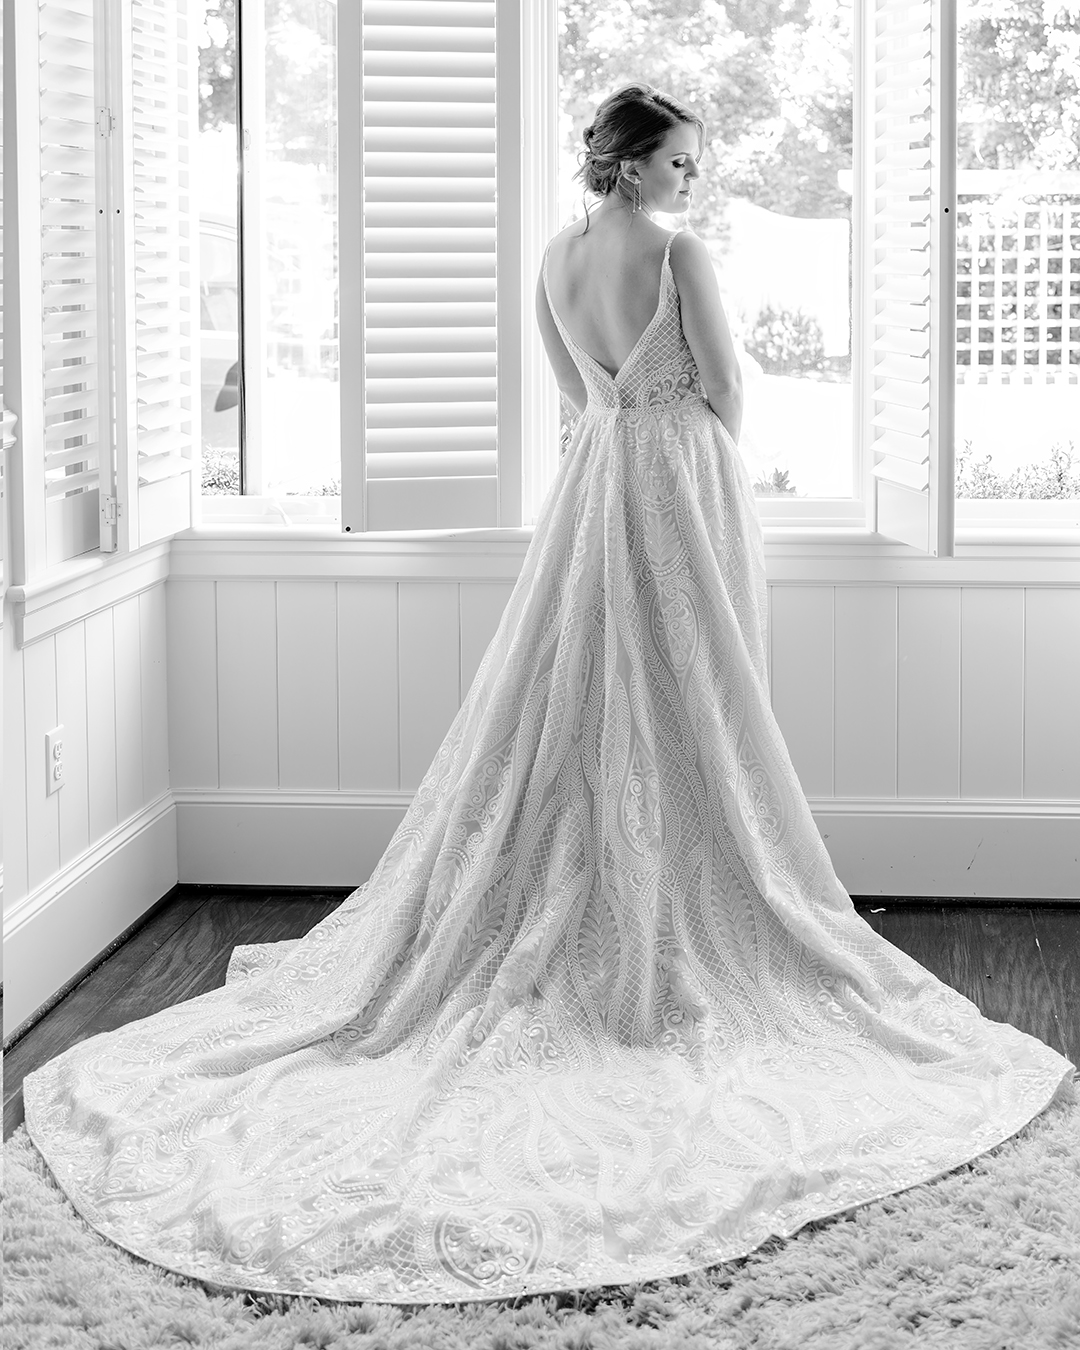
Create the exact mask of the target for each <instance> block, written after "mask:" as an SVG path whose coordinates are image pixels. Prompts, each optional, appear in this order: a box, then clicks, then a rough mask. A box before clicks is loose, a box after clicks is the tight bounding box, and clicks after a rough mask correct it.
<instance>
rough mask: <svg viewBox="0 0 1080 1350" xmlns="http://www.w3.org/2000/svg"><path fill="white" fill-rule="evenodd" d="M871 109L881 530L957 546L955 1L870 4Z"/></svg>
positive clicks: (869, 209)
mask: <svg viewBox="0 0 1080 1350" xmlns="http://www.w3.org/2000/svg"><path fill="white" fill-rule="evenodd" d="M865 22H866V29H867V30H866V33H865V40H866V43H867V50H866V58H867V68H868V76H867V79H866V82H865V99H864V107H863V130H864V153H865V154H866V156H867V158H866V171H865V175H864V182H865V190H866V196H867V200H866V202H865V204H864V217H863V218H864V220H865V222H866V224H865V228H866V231H867V238H866V249H867V264H868V267H867V272H868V284H869V296H868V303H867V310H866V320H867V325H868V332H867V339H868V347H869V360H868V364H867V368H866V371H865V383H864V396H865V400H866V403H865V407H866V418H867V423H868V427H869V440H870V448H871V451H872V461H873V462H872V466H871V473H872V478H873V492H874V504H875V528H876V529H877V530H878V531H879V533H881V534H883V535H887V536H888V537H890V538H894V539H898V540H901V541H903V542H904V543H908V544H911V545H912V546H914V547H916V548H918V549H920V550H921V551H923V552H926V553H930V554H934V555H938V554H943V553H948V552H951V548H952V519H953V511H952V508H953V500H952V469H951V447H952V433H951V413H952V397H951V391H952V385H953V383H954V376H953V370H952V341H951V324H952V316H953V310H952V291H953V284H952V269H953V266H954V264H953V253H952V247H951V234H952V231H953V230H954V228H955V193H954V191H953V183H954V181H955V134H954V126H955V123H954V120H953V119H954V116H955V112H954V109H953V105H952V89H953V84H954V81H953V75H952V71H953V67H954V64H955V63H954V60H953V59H952V55H951V50H950V48H951V47H952V46H954V35H955V14H954V13H953V12H951V5H950V0H933V2H932V3H929V4H928V3H920V2H919V0H872V3H871V4H870V6H869V7H868V11H867V13H866V20H865Z"/></svg>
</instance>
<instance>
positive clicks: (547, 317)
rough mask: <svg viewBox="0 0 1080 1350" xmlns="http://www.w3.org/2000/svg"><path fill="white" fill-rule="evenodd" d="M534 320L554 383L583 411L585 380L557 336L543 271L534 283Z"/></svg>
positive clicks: (585, 396) (563, 343)
mask: <svg viewBox="0 0 1080 1350" xmlns="http://www.w3.org/2000/svg"><path fill="white" fill-rule="evenodd" d="M536 322H537V324H538V325H539V327H540V336H541V337H542V338H543V340H544V350H545V351H546V352H547V358H548V360H549V361H550V362H551V369H552V370H553V371H554V372H555V380H556V383H557V384H558V386H559V388H560V389H561V390H562V392H563V393H564V394H565V395H566V397H567V398H568V399H569V401H570V403H571V404H572V406H573V408H574V410H575V411H576V412H579V413H580V412H584V411H585V404H586V402H587V401H588V394H587V393H586V391H585V381H584V380H583V379H582V378H581V372H580V371H579V370H578V368H577V366H576V365H575V364H574V358H573V357H572V356H571V355H570V353H569V352H568V351H567V350H566V343H565V342H563V340H562V338H561V337H560V336H559V330H558V328H556V326H555V320H554V319H553V318H552V317H551V308H550V306H549V305H548V302H547V292H546V291H545V290H544V274H543V272H541V273H540V277H539V279H538V281H537V283H536Z"/></svg>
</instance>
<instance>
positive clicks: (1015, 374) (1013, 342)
mask: <svg viewBox="0 0 1080 1350" xmlns="http://www.w3.org/2000/svg"><path fill="white" fill-rule="evenodd" d="M956 379H957V383H958V384H1077V383H1080V193H1076V194H1073V193H1070V194H1067V195H1061V196H1057V197H1056V199H1055V200H1052V201H1046V202H1036V203H1034V204H1029V203H1026V202H1024V201H1019V202H1018V201H1016V200H1015V198H1014V199H1013V200H1012V201H1011V202H1003V201H1002V202H994V201H992V200H987V199H986V198H985V197H978V196H971V195H965V196H959V197H958V198H957V216H956Z"/></svg>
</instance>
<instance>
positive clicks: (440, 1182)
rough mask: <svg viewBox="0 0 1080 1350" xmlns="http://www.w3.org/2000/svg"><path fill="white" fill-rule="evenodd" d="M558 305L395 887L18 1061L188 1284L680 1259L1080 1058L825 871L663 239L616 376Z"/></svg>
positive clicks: (1024, 1114)
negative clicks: (522, 497)
mask: <svg viewBox="0 0 1080 1350" xmlns="http://www.w3.org/2000/svg"><path fill="white" fill-rule="evenodd" d="M669 248H670V241H669ZM556 321H557V322H558V320H556ZM560 328H561V331H562V335H563V339H564V341H565V342H566V344H567V346H568V347H569V349H570V351H571V353H572V354H573V356H574V359H575V360H576V361H577V362H578V364H579V366H580V368H581V371H582V373H583V375H584V377H585V380H586V383H587V385H588V389H589V397H590V402H589V406H588V409H587V410H586V412H585V414H584V415H583V416H582V417H581V419H580V421H579V422H578V425H577V427H576V429H575V432H574V437H573V441H572V443H571V446H570V448H569V450H568V452H567V454H566V455H565V457H564V459H563V462H562V464H561V466H560V469H559V473H558V477H557V480H556V482H555V485H554V487H553V488H552V491H551V493H550V495H549V497H548V500H547V503H546V505H545V509H544V512H543V516H542V519H541V521H540V523H539V525H538V527H537V529H536V532H535V537H534V539H533V542H532V545H531V547H530V549H529V552H528V555H527V558H526V560H525V564H524V568H523V571H522V574H521V578H520V580H519V582H518V584H517V586H516V587H515V589H514V592H513V595H512V597H511V600H510V602H509V605H508V607H507V610H506V613H505V615H504V617H503V620H502V622H501V624H500V626H499V630H498V632H497V634H496V636H495V638H494V640H493V642H492V645H491V648H490V649H489V651H488V653H487V655H486V656H485V658H484V661H483V663H482V665H481V667H480V670H479V672H478V674H477V676H476V679H475V681H474V683H473V686H472V688H471V689H470V691H469V693H468V696H467V698H466V699H465V702H464V704H463V706H462V708H461V710H460V712H459V714H458V716H457V717H456V719H455V721H454V723H453V725H452V727H451V729H450V731H449V733H448V735H447V737H446V739H445V741H444V743H443V745H442V747H441V748H440V750H439V752H438V754H437V755H436V757H435V760H434V763H433V764H432V765H431V768H430V770H429V772H428V774H427V776H426V777H425V779H424V781H423V783H422V785H421V787H420V789H419V791H418V792H417V794H416V798H415V800H414V801H413V803H412V805H411V807H410V809H409V811H408V813H407V815H406V817H405V819H404V821H403V823H402V825H401V827H400V828H399V830H398V831H397V833H396V834H395V836H394V838H393V840H392V841H391V843H390V845H389V847H388V849H387V851H386V853H385V855H384V856H383V858H382V860H381V861H380V862H379V864H378V866H377V867H376V869H375V872H374V874H373V875H372V877H371V878H370V880H369V881H368V882H367V883H366V884H365V885H363V886H361V887H360V888H359V889H358V890H357V891H355V892H354V893H353V894H352V895H351V896H350V897H349V898H348V899H347V900H346V901H345V902H344V903H343V904H342V905H341V907H340V908H339V909H338V910H337V911H335V913H334V914H332V915H331V916H330V917H329V918H327V919H326V920H324V921H323V922H322V923H320V924H319V925H318V926H317V927H316V928H314V929H313V930H312V931H311V932H310V933H309V934H308V935H307V936H306V937H305V938H303V939H301V940H299V941H297V942H293V943H283V944H272V945H269V946H258V947H242V948H238V949H237V950H236V951H235V952H234V955H233V959H232V961H231V963H230V968H229V976H228V980H227V982H226V985H225V986H224V988H222V989H219V990H214V991H212V992H210V993H207V994H204V995H202V996H201V997H199V998H195V999H192V1000H190V1001H189V1002H187V1003H182V1004H179V1005H178V1006H176V1007H173V1008H169V1009H166V1010H165V1011H163V1012H160V1013H158V1014H155V1015H154V1016H152V1017H149V1018H147V1019H145V1020H144V1021H141V1022H136V1023H133V1024H131V1025H129V1026H126V1027H123V1028H121V1029H120V1030H118V1031H115V1032H110V1033H107V1034H104V1035H100V1036H96V1037H93V1038H92V1039H90V1040H88V1041H85V1042H83V1043H82V1044H79V1045H76V1046H74V1047H72V1048H71V1049H70V1050H68V1051H67V1052H65V1053H64V1054H63V1055H61V1056H59V1057H58V1058H57V1059H54V1060H53V1061H52V1062H51V1063H49V1064H46V1065H45V1066H44V1067H43V1068H41V1069H39V1070H38V1071H36V1072H35V1073H34V1074H32V1075H30V1076H29V1077H28V1078H27V1080H26V1083H25V1097H26V1108H27V1125H28V1128H29V1131H30V1135H31V1137H32V1139H33V1141H34V1143H35V1144H36V1145H37V1147H38V1148H39V1149H40V1150H41V1152H42V1153H43V1154H44V1156H45V1158H46V1159H47V1160H48V1162H49V1165H50V1166H51V1168H52V1170H53V1172H54V1173H55V1175H56V1177H57V1179H58V1180H59V1182H60V1184H61V1185H62V1186H63V1187H64V1189H65V1191H66V1192H67V1194H68V1195H69V1196H70V1197H71V1199H72V1200H73V1201H74V1203H75V1205H76V1206H77V1208H78V1210H79V1211H80V1212H81V1213H82V1214H83V1216H84V1217H85V1218H86V1219H87V1220H88V1221H89V1222H90V1223H91V1224H92V1225H93V1226H94V1227H95V1228H96V1229H97V1230H98V1231H99V1232H101V1233H103V1234H104V1235H105V1236H106V1237H108V1238H111V1239H112V1240H113V1241H114V1242H116V1243H118V1244H119V1245H121V1246H122V1247H125V1248H127V1249H128V1250H129V1251H132V1252H135V1253H136V1254H138V1255H140V1256H143V1257H146V1258H147V1259H149V1260H151V1261H154V1262H156V1263H158V1264H160V1265H162V1266H166V1267H168V1268H169V1269H172V1270H175V1271H179V1272H182V1273H184V1274H187V1275H191V1276H194V1277H196V1278H199V1279H202V1280H206V1281H209V1282H212V1283H215V1284H220V1285H225V1286H229V1287H241V1288H246V1289H253V1290H264V1291H278V1292H284V1293H304V1294H312V1295H318V1296H320V1297H323V1298H336V1299H374V1300H386V1301H393V1302H400V1303H411V1302H431V1301H446V1302H457V1301H462V1300H471V1299H486V1298H496V1297H505V1296H514V1295H520V1294H523V1293H534V1292H541V1291H548V1290H558V1289H565V1288H577V1287H581V1286H583V1285H590V1284H591V1285H595V1284H604V1283H624V1282H628V1281H637V1280H642V1279H646V1278H655V1277H659V1276H665V1275H674V1274H677V1273H681V1272H685V1271H690V1270H694V1269H697V1268H700V1267H704V1266H707V1265H710V1264H714V1263H716V1262H719V1261H723V1260H725V1259H727V1258H731V1257H735V1256H740V1255H743V1254H745V1253H746V1252H748V1251H750V1250H752V1249H753V1248H754V1247H756V1246H758V1245H759V1244H760V1243H761V1242H763V1241H764V1240H765V1239H766V1238H767V1237H769V1236H770V1235H771V1234H781V1235H786V1234H791V1233H794V1232H795V1231H796V1230H797V1229H798V1228H800V1227H801V1226H802V1225H803V1224H805V1223H807V1222H808V1221H809V1220H811V1219H815V1218H819V1217H822V1216H824V1215H828V1214H833V1213H836V1212H838V1211H840V1210H843V1209H847V1208H850V1207H851V1206H853V1205H856V1204H859V1203H862V1202H864V1201H867V1200H869V1199H872V1198H874V1197H877V1196H882V1195H886V1194H889V1193H891V1192H895V1191H899V1190H902V1189H904V1188H905V1187H908V1186H911V1185H914V1184H915V1183H917V1182H922V1181H926V1180H928V1179H930V1178H933V1177H936V1176H938V1175H940V1174H941V1173H943V1172H946V1171H948V1170H949V1169H951V1168H954V1167H956V1166H958V1165H959V1164H961V1163H964V1162H966V1161H968V1160H970V1159H972V1158H974V1157H976V1156H977V1155H979V1154H980V1153H982V1152H985V1151H986V1150H987V1149H989V1148H991V1147H993V1146H994V1145H995V1144H997V1143H999V1142H1001V1141H1002V1140H1004V1139H1005V1138H1007V1137H1008V1136H1009V1135H1011V1134H1013V1133H1015V1132H1016V1131H1017V1130H1018V1129H1020V1127H1021V1126H1022V1125H1024V1124H1025V1123H1026V1122H1027V1121H1028V1120H1030V1119H1031V1117H1032V1116H1034V1115H1035V1114H1036V1113H1037V1112H1038V1111H1040V1110H1041V1109H1042V1108H1043V1107H1044V1106H1045V1105H1046V1104H1047V1103H1048V1102H1049V1101H1050V1100H1051V1098H1052V1097H1053V1096H1054V1094H1055V1092H1056V1091H1057V1090H1058V1089H1059V1086H1060V1085H1061V1084H1062V1083H1063V1082H1064V1081H1065V1080H1066V1079H1067V1078H1068V1077H1069V1076H1070V1071H1071V1070H1072V1067H1073V1066H1072V1065H1071V1064H1070V1063H1069V1062H1068V1061H1067V1060H1066V1059H1064V1058H1063V1057H1062V1056H1061V1055H1059V1054H1057V1053H1056V1052H1055V1051H1054V1050H1052V1049H1050V1048H1048V1047H1047V1046H1046V1045H1044V1044H1042V1042H1040V1041H1038V1040H1036V1039H1034V1038H1033V1037H1031V1036H1028V1035H1025V1034H1024V1033H1022V1032H1020V1031H1018V1030H1017V1029H1016V1028H1014V1027H1011V1026H1008V1025H1005V1024H1001V1023H995V1022H991V1021H988V1020H987V1019H985V1018H984V1017H982V1016H981V1014H980V1013H979V1011H978V1009H977V1008H976V1007H975V1006H974V1005H973V1004H972V1003H970V1002H969V1001H968V1000H966V999H965V998H963V997H962V996H961V995H960V994H958V993H956V992H955V991H954V990H952V989H950V988H949V987H948V986H946V985H944V984H942V983H941V982H940V981H939V980H937V979H936V978H935V977H934V976H932V975H931V974H930V973H929V972H927V971H926V970H924V969H923V968H922V967H921V966H919V965H918V964H916V963H915V962H914V961H912V960H911V959H910V958H909V957H907V956H905V955H904V954H903V953H901V952H900V951H898V950H897V949H896V948H894V947H892V946H891V945H890V944H889V943H887V942H885V941H884V940H883V939H881V938H879V937H878V936H877V935H876V934H875V933H874V932H873V931H872V930H871V929H870V928H869V927H868V925H867V924H866V923H864V922H863V920H862V919H860V918H859V917H858V916H857V915H856V913H855V911H854V909H853V907H852V905H851V901H850V899H849V898H848V896H847V894H846V892H845V891H844V890H843V888H842V886H841V885H840V883H839V881H838V880H837V878H836V876H835V874H834V872H833V869H832V866H831V864H830V861H829V857H828V854H827V853H826V850H825V848H824V845H823V844H822V841H821V838H820V836H819V834H818V832H817V830H816V828H815V826H814V823H813V820H812V818H811V816H810V812H809V809H808V807H807V804H806V801H805V798H804V797H803V794H802V792H801V790H800V787H799V783H798V780H797V778H796V776H795V773H794V771H793V769H792V766H791V762H790V760H789V758H788V755H787V752H786V749H785V747H784V744H783V740H782V738H781V736H780V732H779V730H778V728H777V725H776V722H775V721H774V719H773V716H772V712H771V709H770V705H769V696H768V689H767V684H766V665H765V646H764V615H765V590H764V569H763V564H762V554H761V546H760V536H759V532H758V528H757V524H756V517H755V512H754V503H753V499H752V496H751V493H750V490H749V485H748V482H747V479H746V475H745V471H744V470H743V468H742V465H741V462H740V460H739V457H738V453H737V451H736V449H735V446H734V445H733V443H732V441H731V439H730V437H729V436H728V435H727V433H726V431H725V430H724V428H723V427H722V425H721V423H720V422H719V420H718V419H717V418H716V417H715V415H714V414H713V413H712V411H711V410H710V408H709V407H708V405H707V403H706V402H705V400H704V397H703V395H702V392H701V388H700V383H699V381H698V378H697V372H696V370H695V368H694V364H693V359H692V357H691V355H690V353H689V350H688V348H687V346H686V342H685V339H684V338H683V335H682V330H681V325H680V322H679V308H678V293H677V290H676V287H675V284H674V280H673V278H672V275H671V270H670V265H669V261H668V257H667V255H666V254H665V258H664V266H663V270H662V273H661V289H660V303H659V305H658V308H657V312H656V315H655V317H654V318H653V320H652V322H651V323H650V324H649V326H648V328H647V329H646V331H645V333H644V334H643V335H642V338H641V340H640V341H639V343H638V345H637V347H636V348H635V349H634V351H633V353H632V354H631V356H630V358H629V359H628V360H627V361H626V362H625V363H624V365H623V367H622V369H621V370H620V371H619V372H618V373H617V375H615V376H614V377H612V376H611V375H610V374H608V373H607V372H606V371H605V370H604V369H603V368H602V367H601V366H599V365H598V364H597V363H596V362H595V361H593V360H592V358H590V357H589V356H588V355H587V354H586V353H585V352H583V351H582V350H581V349H580V348H579V347H577V345H576V344H575V343H574V341H573V339H572V338H571V337H570V335H569V333H568V332H566V330H565V328H563V327H562V326H561V325H560Z"/></svg>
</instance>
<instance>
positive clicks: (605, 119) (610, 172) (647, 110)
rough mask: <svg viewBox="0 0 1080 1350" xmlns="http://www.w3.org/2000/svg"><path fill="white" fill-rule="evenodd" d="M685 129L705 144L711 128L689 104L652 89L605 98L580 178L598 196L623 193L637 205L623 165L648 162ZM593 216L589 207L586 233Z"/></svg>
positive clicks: (586, 135) (588, 135)
mask: <svg viewBox="0 0 1080 1350" xmlns="http://www.w3.org/2000/svg"><path fill="white" fill-rule="evenodd" d="M680 124H681V125H683V126H694V127H697V129H698V135H699V137H700V139H701V141H702V142H704V140H705V123H704V122H703V121H702V120H701V118H700V117H698V116H697V114H696V113H693V112H691V111H690V109H689V108H688V107H687V106H686V105H685V104H684V103H680V102H679V100H678V99H677V98H672V96H671V95H670V94H664V93H661V91H660V90H659V89H654V88H653V87H652V86H651V85H648V84H638V83H635V84H625V85H623V86H622V87H621V88H620V89H616V90H615V91H614V92H613V93H611V94H609V95H608V96H607V98H605V99H604V101H603V102H602V103H601V104H600V106H599V107H598V108H597V110H596V116H595V117H594V118H593V120H592V125H591V126H587V127H586V128H585V130H584V132H583V133H582V139H583V140H584V142H585V151H584V153H583V155H582V156H581V162H580V165H579V167H578V171H577V173H576V174H575V175H574V177H575V178H580V179H581V181H582V182H583V183H584V184H585V188H586V190H587V191H589V192H592V193H595V195H596V196H598V197H606V196H608V195H609V194H610V193H612V192H617V193H618V194H619V196H620V197H622V198H623V200H624V201H625V202H627V203H632V201H633V189H632V187H631V186H630V184H629V183H628V182H627V180H626V179H625V178H624V177H623V175H622V171H621V165H622V164H623V163H624V161H626V160H628V159H631V160H632V159H647V158H648V157H649V155H651V154H653V153H654V151H656V150H659V148H660V146H661V145H663V143H664V140H665V139H666V137H667V134H668V132H669V131H671V130H672V129H673V128H674V127H677V126H679V125H680ZM588 215H589V208H588V204H586V207H585V229H586V230H588V228H589V223H588Z"/></svg>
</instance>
